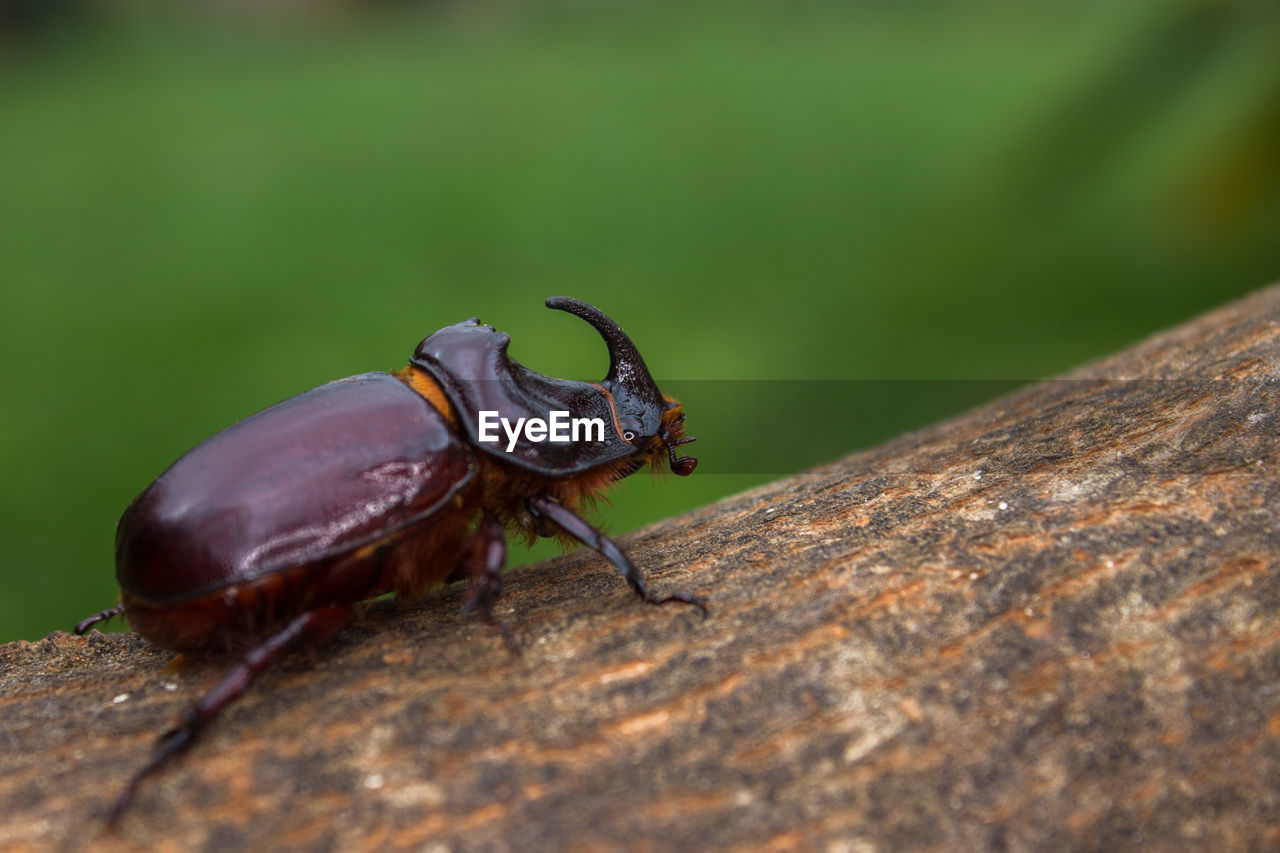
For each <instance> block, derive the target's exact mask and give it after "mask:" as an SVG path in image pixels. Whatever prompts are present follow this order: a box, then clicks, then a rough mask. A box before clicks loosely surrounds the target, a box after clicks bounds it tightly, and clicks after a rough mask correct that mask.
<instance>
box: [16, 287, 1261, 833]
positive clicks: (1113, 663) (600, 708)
mask: <svg viewBox="0 0 1280 853" xmlns="http://www.w3.org/2000/svg"><path fill="white" fill-rule="evenodd" d="M687 402H688V406H689V409H690V411H691V413H692V412H694V411H695V410H696V401H687ZM690 417H691V419H692V418H694V417H695V415H694V414H691V416H690ZM1278 418H1280V288H1275V287H1273V288H1271V289H1269V290H1265V291H1262V292H1260V293H1258V294H1255V295H1253V296H1252V297H1250V298H1248V299H1245V300H1243V301H1241V302H1238V303H1236V304H1233V305H1230V306H1228V307H1226V308H1223V309H1220V310H1217V311H1214V312H1212V313H1210V314H1207V315H1205V316H1203V317H1201V318H1199V319H1197V320H1195V321H1193V322H1191V323H1188V324H1187V325H1185V326H1182V327H1180V328H1178V329H1175V330H1173V331H1171V332H1167V333H1165V334H1162V335H1159V336H1157V337H1155V338H1153V339H1151V340H1149V341H1146V342H1144V343H1141V344H1139V345H1137V346H1135V347H1133V348H1131V349H1129V350H1127V351H1125V352H1123V353H1121V354H1119V355H1117V356H1115V357H1112V358H1110V359H1106V360H1103V361H1101V362H1098V363H1096V364H1093V365H1090V366H1087V367H1085V368H1082V369H1081V370H1079V371H1077V372H1075V373H1073V374H1071V375H1070V376H1068V377H1065V378H1060V379H1054V380H1049V381H1044V382H1040V383H1037V384H1035V385H1032V386H1029V387H1026V388H1024V389H1022V390H1020V391H1018V392H1016V393H1014V394H1012V395H1011V396H1008V397H1005V398H1003V399H1000V400H997V401H995V402H993V403H990V404H989V405H985V406H983V407H981V408H978V409H976V410H974V411H971V412H969V413H966V414H964V415H961V416H959V417H957V418H955V419H953V420H951V421H949V422H947V423H943V424H939V425H937V426H934V427H931V428H928V429H925V430H922V431H920V432H916V433H912V434H909V435H905V436H902V437H900V438H898V439H896V440H893V441H890V442H888V443H887V444H885V445H883V446H881V447H878V448H875V449H873V450H870V451H866V452H861V453H857V454H854V455H852V456H849V457H847V458H845V459H842V460H840V461H838V462H835V463H833V464H831V465H828V466H825V467H823V468H819V469H817V470H813V471H809V472H806V473H804V474H801V475H798V476H795V477H791V478H789V479H785V480H782V481H779V482H776V483H773V484H771V485H768V486H766V487H763V488H760V489H756V490H754V491H752V492H750V493H747V494H743V495H739V496H736V497H732V498H729V499H726V500H723V501H721V502H719V503H717V504H714V505H712V506H708V507H706V508H704V509H701V510H699V511H696V512H693V513H690V514H687V515H683V516H680V517H677V518H673V519H670V520H667V521H664V522H662V523H660V524H656V525H653V526H651V527H648V528H645V529H644V530H641V531H639V532H637V533H636V534H634V535H631V536H627V537H624V538H623V540H622V541H623V544H624V546H625V547H626V548H627V549H628V551H629V552H630V554H631V555H632V556H633V558H634V559H635V560H636V561H637V563H638V564H639V565H640V566H642V567H643V568H644V570H645V571H646V573H647V575H648V577H649V579H650V581H651V584H652V586H653V587H654V589H655V590H656V591H657V592H659V593H661V592H663V591H673V590H681V591H687V592H694V593H699V594H704V595H706V596H707V598H708V599H709V601H710V605H711V615H710V617H709V618H707V619H706V620H703V619H700V618H699V617H698V615H697V613H696V611H693V610H692V609H691V608H683V607H666V608H650V607H644V606H642V605H640V604H639V603H638V602H636V601H635V600H634V599H633V598H632V597H631V596H630V594H629V592H628V591H627V590H626V588H625V586H624V585H623V584H622V582H621V580H620V579H619V577H618V576H617V574H616V572H614V571H613V570H612V569H611V568H610V567H608V566H607V565H606V564H605V563H604V561H603V560H602V559H601V558H600V557H599V556H597V555H595V554H594V553H590V552H585V551H578V552H575V553H572V554H570V555H567V556H565V557H562V558H558V559H553V560H549V561H547V562H544V563H541V564H538V565H535V566H528V567H525V568H521V569H518V570H515V571H513V572H511V573H510V574H509V577H508V586H507V593H506V595H505V597H504V598H503V600H502V602H501V603H500V605H499V607H498V613H499V615H500V616H501V617H502V618H503V619H504V620H506V621H508V622H509V623H510V625H511V626H512V627H513V629H514V631H515V634H516V636H517V638H518V640H519V641H520V642H521V644H522V645H523V648H524V652H523V654H522V655H521V656H519V657H514V656H512V655H511V654H510V653H509V652H508V651H507V650H506V648H505V647H504V646H503V643H502V641H501V639H500V638H499V637H498V636H497V635H496V634H495V633H494V632H493V631H492V630H490V629H489V628H487V627H486V626H485V625H483V624H482V623H480V622H479V621H478V620H476V619H472V618H467V617H464V616H462V615H461V614H460V613H459V605H460V603H461V601H462V597H463V592H462V591H461V590H458V589H446V590H442V591H440V592H438V593H436V594H433V595H431V596H429V597H427V598H426V599H425V600H423V601H420V602H417V603H414V604H412V605H409V606H401V607H395V606H391V605H390V604H386V603H379V604H377V605H376V606H374V607H373V608H372V609H371V610H370V612H369V613H368V615H367V616H366V618H365V619H364V620H363V622H361V623H359V624H354V625H352V626H351V627H350V628H348V629H346V630H345V631H343V632H342V633H341V634H340V635H339V636H338V637H337V639H336V640H335V641H334V642H332V643H331V644H329V645H328V646H326V647H324V648H323V649H322V650H321V651H320V652H319V653H318V654H317V655H316V656H315V660H314V661H312V660H310V659H309V658H308V656H307V655H304V654H296V655H292V656H289V657H288V658H286V659H285V660H284V661H283V662H282V663H281V664H280V665H278V666H277V667H275V668H274V669H273V670H271V671H269V672H268V673H267V674H265V675H264V676H263V677H262V678H261V679H260V680H259V682H258V683H257V684H256V685H254V687H253V688H252V689H251V690H250V691H249V693H248V694H247V695H246V696H245V697H244V698H243V699H242V700H241V701H239V702H237V703H236V704H235V705H233V706H232V707H231V708H230V709H229V710H228V711H227V712H226V713H225V714H224V715H223V717H222V718H221V719H220V720H219V721H218V722H217V723H216V724H215V725H214V726H213V727H212V729H211V730H210V731H209V732H208V733H207V735H206V736H205V737H204V739H203V740H202V741H201V742H200V743H199V744H198V745H197V746H196V747H195V749H194V750H193V751H192V752H191V753H190V754H189V755H188V756H186V757H185V758H184V759H182V760H181V761H179V762H178V763H177V764H176V765H175V766H173V767H172V768H170V769H169V770H168V771H167V772H165V773H163V774H162V775H160V776H159V777H157V778H155V779H153V780H151V781H150V782H149V783H148V784H147V785H145V786H144V787H143V789H142V791H141V793H140V795H139V797H138V799H137V801H136V803H135V805H134V807H133V809H132V810H131V811H130V812H129V813H128V814H127V815H126V816H125V818H124V820H123V821H122V823H121V825H120V827H119V830H118V832H116V833H109V832H106V831H105V830H104V828H103V816H104V814H105V812H106V810H107V808H108V806H109V804H110V802H111V800H112V798H113V797H114V796H115V795H116V794H117V793H118V792H119V790H120V789H121V786H123V785H124V783H125V782H126V781H127V779H128V777H129V776H130V774H131V773H132V772H133V771H134V770H135V769H136V768H138V767H139V766H141V764H143V763H144V762H145V761H146V759H147V757H148V755H149V754H150V751H151V746H152V742H153V740H154V738H155V737H156V736H157V734H158V733H160V732H161V731H163V730H164V729H165V728H167V727H168V726H169V725H171V724H172V722H173V721H174V720H175V719H176V718H177V717H178V715H179V714H180V713H181V711H182V710H183V709H184V708H185V707H186V706H187V705H188V703H190V702H191V701H192V700H193V699H194V698H195V697H196V696H198V695H199V694H200V693H201V692H202V691H203V690H204V689H205V688H207V687H208V686H209V685H210V684H211V683H212V682H213V681H214V680H216V678H217V677H218V676H219V674H220V672H221V670H222V667H221V665H220V664H218V663H216V662H212V663H210V662H195V663H192V664H190V665H187V666H185V667H175V666H174V665H173V659H174V656H173V655H172V654H171V653H168V652H164V651H159V650H156V649H154V648H151V647H150V646H148V644H147V643H146V642H144V641H142V640H140V639H139V638H137V637H136V636H134V635H130V634H98V633H96V632H95V633H92V634H91V635H90V636H88V637H85V638H79V637H74V636H71V635H68V634H65V633H55V634H53V635H51V636H50V637H49V638H47V639H45V640H42V641H38V642H33V643H25V642H19V643H11V644H8V645H5V646H3V647H0V848H3V849H25V848H28V847H32V848H52V849H66V850H73V849H85V848H86V847H89V848H92V849H108V850H109V849H132V848H137V849H159V850H175V851H193V850H245V849H254V850H268V849H281V848H291V849H315V850H384V849H406V850H431V851H445V850H472V849H476V850H613V849H634V850H701V849H744V850H745V849H750V850H811V849H819V850H831V851H850V853H853V851H859V853H861V851H875V850H938V851H944V850H946V851H949V850H956V849H981V850H1003V849H1009V850H1033V849H1035V850H1043V849H1054V850H1062V849H1090V850H1091V849H1103V850H1119V849H1143V850H1175V849H1176V850H1182V849H1202V850H1261V849H1277V848H1280V572H1278V571H1277V557H1278V555H1280V445H1278V442H1277V434H1278V433H1280V421H1278ZM799 439H800V440H802V436H800V437H799ZM695 476H696V474H695Z"/></svg>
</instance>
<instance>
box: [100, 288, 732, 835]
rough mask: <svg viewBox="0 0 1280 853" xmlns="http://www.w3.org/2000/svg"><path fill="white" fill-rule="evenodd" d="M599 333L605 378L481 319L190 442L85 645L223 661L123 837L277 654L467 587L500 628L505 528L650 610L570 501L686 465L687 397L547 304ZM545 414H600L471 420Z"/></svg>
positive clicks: (631, 567) (131, 532)
mask: <svg viewBox="0 0 1280 853" xmlns="http://www.w3.org/2000/svg"><path fill="white" fill-rule="evenodd" d="M546 305H547V307H548V308H553V309H556V310H560V311H567V312H569V313H570V314H574V315H576V316H578V317H580V318H582V319H583V320H585V321H586V322H588V323H590V324H591V326H593V327H594V328H595V329H596V331H598V332H599V333H600V335H601V337H602V338H603V339H604V342H605V345H606V347H607V348H608V351H609V371H608V373H607V375H606V376H605V378H604V379H603V380H602V381H600V382H583V381H575V380H567V379H555V378H551V377H548V376H543V375H542V374H540V373H536V372H535V371H533V370H530V369H529V368H527V367H525V366H523V365H521V364H519V363H517V362H515V361H513V360H512V359H511V358H510V357H509V356H508V354H507V347H508V345H509V344H510V337H509V336H508V335H507V334H506V333H505V332H500V331H497V330H495V329H494V328H493V327H492V326H488V325H482V324H481V323H480V322H479V319H478V318H472V319H471V320H467V321H464V322H461V323H455V324H454V325H451V326H446V327H445V328H443V329H441V330H439V331H438V332H436V333H434V334H432V335H430V336H429V337H427V338H426V339H424V340H423V341H422V342H421V343H420V344H419V345H418V347H417V349H416V350H415V351H414V353H413V356H412V358H411V359H410V361H409V364H408V366H407V367H405V368H404V369H403V370H400V371H397V372H393V373H365V374H361V375H358V376H352V377H349V378H346V379H339V380H337V381H334V382H330V383H327V384H325V385H321V386H319V387H318V388H313V389H311V390H309V391H305V392H303V393H301V394H299V395H297V396H294V397H290V398H289V399H287V400H284V401H283V402H280V403H277V404H276V405H274V406H270V407H269V408H266V409H264V410H262V411H260V412H258V413H257V414H254V415H251V416H249V417H248V418H245V419H244V420H242V421H240V422H238V423H236V424H233V425H232V426H230V427H228V428H226V429H224V430H223V431H221V432H219V433H217V434H216V435H214V436H212V437H211V438H209V439H206V440H205V441H204V442H202V443H201V444H199V445H197V446H196V447H194V448H193V449H191V450H190V451H188V452H187V453H186V454H184V455H183V456H182V457H181V458H179V459H178V460H177V461H176V462H174V463H173V465H171V466H170V467H169V468H168V469H167V470H165V471H164V473H162V474H161V475H160V476H159V477H158V478H157V479H156V480H155V482H153V483H151V485H149V486H147V488H146V489H144V490H143V491H142V493H141V494H139V495H138V496H137V497H136V498H135V499H134V500H133V501H132V502H131V503H130V504H129V506H128V508H127V509H126V510H125V512H124V514H123V516H122V517H121V519H120V523H119V525H118V527H117V530H116V546H115V560H116V579H117V581H118V582H119V584H120V603H119V604H118V605H116V606H115V607H112V608H109V609H107V610H103V611H102V612H100V613H97V614H95V615H93V616H90V617H89V618H87V619H85V620H83V621H82V622H80V623H79V624H78V625H77V626H76V629H75V631H76V633H77V634H83V633H85V631H87V630H88V629H89V627H90V626H92V625H94V624H96V623H98V622H101V621H104V620H106V619H110V618H112V617H113V616H117V615H119V614H121V613H123V614H124V615H125V616H126V617H127V618H128V620H129V622H130V624H131V625H132V627H133V628H134V630H136V631H137V632H138V634H140V635H141V636H142V637H143V638H145V639H146V640H148V641H150V642H151V643H153V644H154V645H157V646H160V647H162V648H165V649H171V650H174V651H177V652H182V653H187V654H209V653H230V654H231V655H232V656H233V658H234V663H233V664H232V665H231V666H230V668H229V670H228V671H227V673H226V674H225V675H224V676H223V677H222V679H221V680H220V681H219V682H218V683H217V684H216V685H215V686H214V687H213V688H212V689H211V690H209V691H208V692H207V693H206V694H205V695H204V696H203V697H201V698H200V699H199V701H197V702H196V703H195V704H194V705H193V706H192V707H191V708H190V709H189V710H187V712H186V713H185V714H184V715H183V717H182V718H181V720H180V722H179V723H178V724H177V725H176V726H175V727H174V728H173V729H171V730H170V731H168V732H167V733H166V734H164V735H162V736H161V738H160V739H159V741H158V742H157V745H156V749H155V753H154V755H153V757H152V758H151V760H150V761H149V762H148V763H147V764H145V765H144V766H143V767H142V769H140V770H139V771H137V773H136V774H135V775H134V776H133V778H132V780H131V781H130V782H129V784H128V786H127V787H126V788H125V790H124V791H123V793H121V794H120V796H119V798H118V799H117V800H116V801H115V803H114V805H113V807H112V810H111V813H110V817H109V823H112V824H114V823H115V822H116V820H117V819H118V818H119V817H120V815H121V814H122V813H123V812H124V810H125V809H126V808H127V807H128V805H129V803H130V802H131V801H132V799H133V798H134V796H135V794H136V793H137V791H138V788H139V785H140V784H141V783H142V782H143V781H144V780H145V779H146V778H147V777H149V776H151V775H153V774H155V773H156V772H158V771H159V770H160V769H162V768H163V767H164V766H165V765H166V764H167V763H168V762H170V761H172V760H173V759H174V758H176V757H177V756H178V755H180V754H181V753H183V752H185V751H186V750H187V749H189V748H190V747H191V745H192V743H193V742H194V741H195V739H196V737H197V736H198V735H199V734H200V732H201V731H202V730H204V729H205V728H206V727H207V726H208V725H209V724H210V723H211V722H212V721H213V720H214V719H215V718H216V717H217V715H218V713H219V712H220V711H221V710H222V709H224V708H225V707H226V706H227V705H228V704H229V703H231V702H232V701H234V700H235V699H236V697H238V696H240V695H241V694H242V693H243V692H244V691H245V690H246V689H248V687H249V686H250V684H251V683H252V682H253V680H254V678H255V677H256V676H257V675H258V674H259V673H260V672H262V670H263V669H265V668H266V667H267V666H268V665H269V664H270V663H271V662H272V661H273V660H275V659H276V658H277V657H279V656H280V655H281V653H282V652H284V651H285V650H287V649H289V648H292V647H295V646H305V647H309V648H314V647H315V646H316V645H318V644H320V643H323V642H325V641H326V640H328V639H330V638H331V637H333V636H334V635H335V634H336V633H337V632H338V631H339V630H340V629H341V628H342V627H343V626H344V625H345V624H346V623H347V621H348V620H349V619H350V617H351V616H352V615H353V612H354V610H355V608H356V607H357V606H358V605H360V604H361V603H362V602H364V601H367V600H369V599H371V598H374V597H376V596H379V595H383V594H385V593H395V594H396V595H397V596H401V597H410V596H414V595H417V594H420V593H422V592H423V591H424V590H426V589H427V588H429V587H432V586H435V585H439V584H441V583H446V582H450V581H455V580H464V579H466V580H469V581H470V582H471V586H470V592H469V594H468V595H467V597H466V602H465V606H464V611H468V612H470V611H474V610H478V611H479V614H480V615H481V617H482V618H483V619H484V620H485V621H486V622H488V623H489V624H491V625H493V626H495V627H496V628H497V629H498V630H499V631H500V633H501V635H502V637H503V638H504V639H505V640H506V641H507V643H508V645H509V646H511V648H512V649H513V651H517V649H516V647H515V644H514V640H513V638H512V636H511V634H510V632H509V630H508V629H507V627H506V626H505V625H503V624H502V623H501V622H500V621H499V620H497V619H496V618H495V617H494V615H493V604H494V602H495V601H496V600H497V598H498V596H499V595H500V594H501V592H502V580H501V576H500V572H501V570H502V567H503V564H504V562H505V560H506V535H507V533H508V532H509V531H510V532H514V533H523V534H524V535H525V536H526V538H527V539H528V540H529V541H533V539H534V538H536V537H537V536H559V537H561V538H562V539H565V540H566V541H571V540H577V541H578V542H581V543H582V544H584V545H588V546H590V547H592V548H594V549H595V550H597V551H599V552H600V554H601V555H602V556H604V557H605V558H606V559H607V560H609V561H610V562H611V563H613V565H614V566H616V567H617V568H618V570H619V571H621V572H622V575H623V577H624V578H625V579H626V581H627V583H628V584H630V586H631V588H632V590H634V591H635V593H636V595H637V596H639V598H640V599H641V600H642V601H643V602H645V603H647V604H654V605H659V604H667V603H671V602H679V603H684V604H689V605H692V606H694V607H697V608H699V609H700V610H701V611H702V614H703V616H705V615H706V613H707V608H706V604H705V602H704V601H703V600H702V599H700V598H698V597H696V596H692V595H686V594H680V593H677V594H672V595H666V596H655V595H654V594H653V593H651V592H650V590H649V588H648V586H647V585H646V584H645V580H644V576H643V574H642V573H641V572H640V570H639V569H638V568H637V567H636V566H635V564H634V563H632V562H631V560H630V559H629V558H628V557H627V555H626V554H625V553H624V552H623V551H622V549H621V548H620V547H619V546H618V545H617V543H615V542H614V541H613V540H612V539H610V538H609V537H608V536H606V535H605V534H604V533H602V532H601V531H600V530H598V529H596V528H595V527H594V526H592V525H591V524H590V523H589V522H588V521H587V520H585V519H584V518H583V517H582V516H581V515H579V514H578V511H577V510H578V507H580V506H581V505H582V504H584V503H586V502H589V501H591V500H592V499H593V498H595V497H597V496H599V495H600V494H601V493H602V492H603V490H604V489H606V488H607V487H608V486H610V485H611V484H613V483H615V482H616V481H618V480H620V479H622V478H623V477H626V476H628V475H630V474H632V473H634V472H636V471H638V470H639V469H640V468H642V467H644V466H645V465H646V464H651V465H652V466H653V467H654V468H655V469H656V468H657V467H658V466H659V465H660V463H661V462H662V461H664V460H665V461H666V462H667V464H668V465H669V466H670V469H671V470H672V471H673V472H674V473H675V474H677V475H680V476H687V475H689V474H691V473H692V472H693V470H694V467H695V466H696V465H697V460H696V459H694V458H693V457H690V456H680V455H678V454H677V452H676V449H677V448H678V447H680V446H681V445H683V444H687V443H688V442H690V441H693V440H694V439H693V438H692V437H689V436H685V435H684V428H683V425H684V417H685V416H684V410H683V406H682V405H681V403H680V402H679V401H677V400H675V399H674V398H672V397H669V396H666V395H664V394H662V392H661V391H659V390H658V386H657V384H656V383H655V382H654V380H653V377H652V376H651V375H650V373H649V369H648V367H647V366H646V365H645V362H644V359H643V358H642V357H641V356H640V352H639V351H638V350H637V349H636V346H635V344H634V343H633V342H632V341H631V339H630V338H629V337H628V336H627V334H626V333H625V332H624V331H623V330H622V328H621V327H620V326H618V324H617V323H615V322H614V321H613V320H611V319H610V318H609V317H608V316H606V315H605V314H604V313H603V312H602V311H600V310H599V309H598V308H595V307H594V306H592V305H589V304H587V303H586V302H583V301H581V300H578V299H572V298H569V297H552V298H551V299H548V300H547V301H546ZM555 412H560V413H564V412H569V413H572V414H573V415H574V416H575V417H580V418H585V419H587V420H599V421H601V422H603V423H602V428H601V429H599V430H597V431H596V436H595V437H594V438H595V439H597V440H579V441H577V442H573V441H569V442H563V441H561V442H556V441H547V440H537V439H538V436H537V435H536V434H533V431H532V430H530V429H526V430H524V432H523V433H521V434H513V435H511V436H510V440H506V441H499V442H493V441H490V440H487V439H488V438H489V436H486V435H484V434H482V430H481V415H482V414H487V416H488V417H490V418H493V417H495V416H496V417H497V418H498V419H499V420H503V419H505V420H506V421H507V422H508V423H518V422H520V419H521V418H524V419H525V421H526V422H528V421H529V420H530V419H531V418H533V417H535V416H536V417H538V418H545V417H547V416H548V415H549V414H552V413H555Z"/></svg>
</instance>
